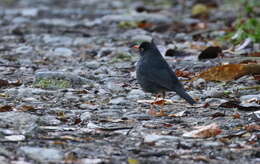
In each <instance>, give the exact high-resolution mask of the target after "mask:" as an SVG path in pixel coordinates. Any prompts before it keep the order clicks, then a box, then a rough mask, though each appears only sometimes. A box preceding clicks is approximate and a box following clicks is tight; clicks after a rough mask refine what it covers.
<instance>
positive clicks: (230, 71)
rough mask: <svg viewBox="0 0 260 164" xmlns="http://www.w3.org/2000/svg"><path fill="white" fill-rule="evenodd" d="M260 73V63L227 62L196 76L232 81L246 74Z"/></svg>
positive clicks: (212, 79) (209, 79) (211, 79)
mask: <svg viewBox="0 0 260 164" xmlns="http://www.w3.org/2000/svg"><path fill="white" fill-rule="evenodd" d="M252 74H260V64H227V65H223V66H216V67H212V68H210V69H208V70H206V71H204V72H202V73H200V74H199V75H198V76H196V77H195V79H196V78H203V79H205V80H208V81H231V80H235V79H238V78H240V77H242V76H244V75H252Z"/></svg>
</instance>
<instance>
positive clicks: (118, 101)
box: [109, 97, 126, 105]
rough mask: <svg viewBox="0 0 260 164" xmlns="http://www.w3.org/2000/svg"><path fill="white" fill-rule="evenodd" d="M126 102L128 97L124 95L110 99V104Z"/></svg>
mask: <svg viewBox="0 0 260 164" xmlns="http://www.w3.org/2000/svg"><path fill="white" fill-rule="evenodd" d="M125 103H126V99H125V98H124V97H117V98H113V99H111V100H110V101H109V104H115V105H118V104H125Z"/></svg>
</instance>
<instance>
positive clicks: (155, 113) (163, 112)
mask: <svg viewBox="0 0 260 164" xmlns="http://www.w3.org/2000/svg"><path fill="white" fill-rule="evenodd" d="M148 114H149V115H151V116H155V117H163V116H168V114H167V113H166V112H165V111H163V110H160V111H159V112H157V111H156V110H155V109H150V110H149V111H148Z"/></svg>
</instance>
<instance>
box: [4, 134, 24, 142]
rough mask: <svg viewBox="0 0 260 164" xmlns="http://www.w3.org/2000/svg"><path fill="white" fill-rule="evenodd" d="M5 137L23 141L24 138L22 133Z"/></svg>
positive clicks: (9, 139)
mask: <svg viewBox="0 0 260 164" xmlns="http://www.w3.org/2000/svg"><path fill="white" fill-rule="evenodd" d="M5 139H6V140H8V141H23V140H25V136H24V135H11V136H5Z"/></svg>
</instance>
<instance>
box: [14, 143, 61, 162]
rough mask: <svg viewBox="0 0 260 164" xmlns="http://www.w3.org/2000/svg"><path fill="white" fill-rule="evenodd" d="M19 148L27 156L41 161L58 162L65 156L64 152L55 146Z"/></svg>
mask: <svg viewBox="0 0 260 164" xmlns="http://www.w3.org/2000/svg"><path fill="white" fill-rule="evenodd" d="M19 150H20V151H21V152H23V153H24V154H25V155H26V156H27V157H29V158H31V159H33V160H35V161H37V162H41V163H53V162H54V163H56V162H60V161H61V160H62V158H63V153H62V152H61V151H59V150H57V149H54V148H40V147H31V146H23V147H20V148H19Z"/></svg>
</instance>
